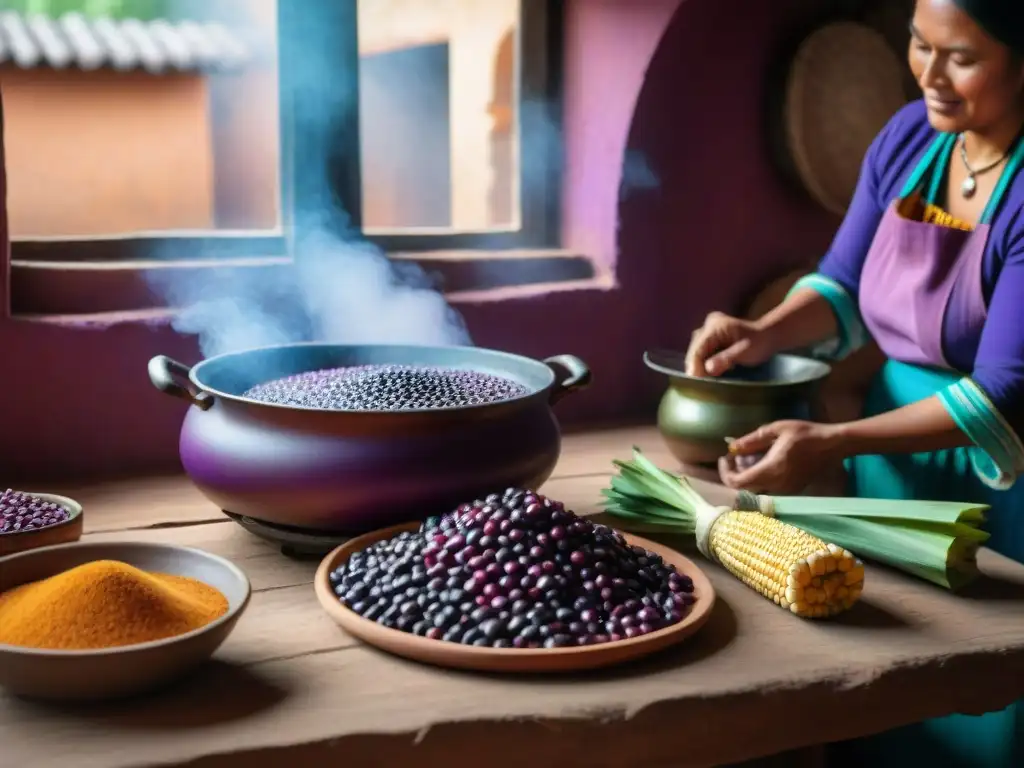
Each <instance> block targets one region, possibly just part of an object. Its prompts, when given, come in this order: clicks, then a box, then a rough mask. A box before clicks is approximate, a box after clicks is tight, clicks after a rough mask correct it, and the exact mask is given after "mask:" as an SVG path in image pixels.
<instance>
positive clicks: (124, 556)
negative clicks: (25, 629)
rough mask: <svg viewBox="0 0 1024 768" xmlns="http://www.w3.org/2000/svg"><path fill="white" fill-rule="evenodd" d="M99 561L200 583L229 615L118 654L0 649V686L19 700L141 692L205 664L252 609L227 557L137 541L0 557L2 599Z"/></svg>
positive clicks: (247, 587) (246, 585) (248, 590)
mask: <svg viewBox="0 0 1024 768" xmlns="http://www.w3.org/2000/svg"><path fill="white" fill-rule="evenodd" d="M96 560H118V561H120V562H123V563H127V564H128V565H132V566H135V567H136V568H140V569H142V570H145V571H150V572H157V573H169V574H173V575H177V576H188V577H191V578H194V579H197V580H199V581H202V582H205V583H206V584H209V585H210V586H212V587H216V588H217V589H219V590H220V591H221V592H222V593H223V594H224V596H225V597H226V598H227V600H228V611H227V613H226V614H225V615H224V616H222V617H220V618H219V619H217V620H216V621H213V622H211V623H209V624H207V625H206V626H205V627H201V628H200V629H197V630H195V631H193V632H188V633H186V634H184V635H179V636H177V637H171V638H167V639H165V640H157V641H154V642H151V643H140V644H137V645H126V646H120V647H116V648H105V649H100V650H86V651H57V650H49V649H34V648H25V647H21V646H15V645H4V644H2V643H0V687H2V688H5V689H7V690H8V691H9V692H11V693H13V694H15V695H19V696H25V697H30V698H38V699H49V700H64V701H71V700H98V699H111V698H119V697H124V696H131V695H135V694H138V693H142V692H144V691H147V690H150V689H153V688H156V687H159V686H161V685H164V684H167V683H170V682H173V681H174V680H176V679H178V678H180V677H182V676H183V675H184V674H186V673H187V672H189V671H190V670H192V669H193V668H195V667H197V666H198V665H200V664H202V663H204V662H205V661H207V660H208V659H209V658H210V657H211V656H212V655H213V653H214V652H215V651H216V650H217V648H219V647H220V645H221V643H223V642H224V640H225V639H226V638H227V636H228V635H229V634H230V633H231V630H233V629H234V627H235V624H236V623H237V622H238V619H239V617H240V616H241V615H242V612H243V611H244V610H245V608H246V606H247V605H248V604H249V597H250V594H251V591H252V588H251V586H250V584H249V579H248V577H246V575H245V574H244V573H243V572H242V570H241V569H240V568H238V566H236V565H234V564H233V563H231V562H229V561H227V560H225V559H224V558H222V557H218V556H216V555H211V554H210V553H208V552H203V551H202V550H199V549H192V548H190V547H176V546H171V545H165V544H142V543H134V542H109V543H95V544H94V543H77V544H62V545H59V546H55V547H43V548H41V549H33V550H29V551H27V552H21V553H19V554H16V555H11V556H9V557H4V558H0V592H4V591H6V590H8V589H12V588H14V587H17V586H20V585H22V584H26V583H28V582H32V581H38V580H40V579H45V578H48V577H50V576H54V575H56V574H58V573H62V572H64V571H67V570H69V569H71V568H75V567H77V566H79V565H84V564H85V563H90V562H93V561H96Z"/></svg>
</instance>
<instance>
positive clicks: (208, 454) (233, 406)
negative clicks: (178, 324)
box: [149, 344, 590, 533]
mask: <svg viewBox="0 0 1024 768" xmlns="http://www.w3.org/2000/svg"><path fill="white" fill-rule="evenodd" d="M373 364H406V365H422V366H441V367H446V368H462V369H473V370H477V371H482V372H485V373H493V374H497V375H501V376H505V377H507V378H510V379H513V380H515V381H517V382H519V383H520V384H522V385H523V386H525V387H526V388H527V390H528V393H527V394H526V395H524V396H522V397H518V398H515V399H512V400H507V401H503V402H499V403H493V404H488V405H480V406H472V407H465V408H446V409H434V410H420V411H392V412H387V411H341V410H323V409H314V408H300V407H290V406H281V405H272V404H267V403H261V402H258V401H256V400H252V399H250V398H246V397H243V396H242V393H244V392H245V391H247V390H248V389H249V388H250V387H252V386H255V385H256V384H259V383H263V382H265V381H269V380H271V379H276V378H279V377H282V376H289V375H292V374H296V373H302V372H305V371H312V370H319V369H324V368H335V367H342V366H348V365H373ZM149 376H150V379H151V381H152V382H153V385H154V386H155V387H157V389H159V390H161V391H163V392H166V393H168V394H171V395H174V396H176V397H180V398H183V399H185V400H187V401H188V402H190V403H191V404H192V406H193V407H191V408H189V409H188V413H187V415H186V417H185V423H184V424H183V426H182V429H181V441H180V452H181V461H182V464H183V465H184V468H185V471H186V472H187V473H188V475H189V477H190V478H191V479H192V481H193V482H194V483H195V484H196V486H197V487H198V488H199V489H200V490H201V491H202V492H203V493H204V494H205V495H206V496H207V497H208V498H209V499H210V500H211V501H213V502H214V503H215V504H217V505H218V506H219V507H220V508H221V509H223V510H225V511H228V512H231V513H234V514H236V515H242V516H245V517H249V518H252V519H254V520H260V521H264V522H268V523H274V524H277V525H285V526H291V527H297V528H306V529H314V530H318V531H330V532H338V533H361V532H364V531H369V530H373V529H377V528H382V527H385V526H390V525H394V524H396V523H401V522H407V521H412V520H419V519H423V518H425V517H427V516H429V515H433V514H439V513H443V512H448V511H450V510H451V509H452V508H454V507H455V506H457V505H458V504H460V503H462V502H465V501H472V500H473V499H475V498H479V497H481V496H482V495H486V494H489V493H493V492H496V491H501V490H504V489H505V488H507V487H509V486H519V487H527V488H536V487H538V486H540V485H541V484H542V483H543V482H544V481H545V480H546V479H547V478H548V477H549V476H550V474H551V472H552V470H553V469H554V466H555V463H556V462H557V460H558V456H559V451H560V447H561V439H560V434H559V429H558V424H557V422H556V421H555V417H554V415H553V413H552V410H551V405H552V404H553V403H554V402H556V401H557V400H558V399H560V398H561V397H563V396H564V395H566V394H568V393H570V392H572V391H573V390H576V389H580V388H582V387H584V386H586V385H587V384H588V383H589V380H590V371H589V370H588V368H587V366H586V365H585V364H584V363H583V362H582V361H581V360H579V359H578V358H576V357H572V356H571V355H560V356H558V357H553V358H550V359H548V360H545V361H544V362H538V361H536V360H531V359H529V358H525V357H520V356H517V355H511V354H506V353H503V352H496V351H492V350H486V349H477V348H471V347H418V346H339V345H330V344H290V345H285V346H279V347H267V348H262V349H254V350H249V351H246V352H240V353H233V354H227V355H220V356H218V357H213V358H210V359H208V360H205V361H203V362H201V363H199V364H198V365H196V366H194V367H193V368H191V369H189V368H187V367H186V366H184V365H182V364H181V363H177V362H175V361H173V360H170V359H169V358H167V357H163V356H160V357H155V358H153V359H152V360H151V361H150V363H149Z"/></svg>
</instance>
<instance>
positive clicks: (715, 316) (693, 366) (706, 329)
mask: <svg viewBox="0 0 1024 768" xmlns="http://www.w3.org/2000/svg"><path fill="white" fill-rule="evenodd" d="M774 353H775V350H774V349H772V346H771V344H770V342H769V340H768V337H767V334H766V333H765V331H764V330H762V329H761V328H760V327H759V325H758V324H757V323H756V322H753V321H750V320H740V319H739V318H738V317H730V316H729V315H724V314H722V313H721V312H712V313H711V314H710V315H708V316H707V319H706V320H705V321H704V325H702V326H701V327H700V328H698V329H697V330H696V331H694V332H693V337H692V338H691V339H690V348H689V349H688V350H687V352H686V373H687V374H688V375H690V376H721V375H722V374H723V373H726V372H727V371H728V370H729V369H730V368H732V367H733V366H734V365H758V364H759V363H763V362H765V361H766V360H768V358H770V357H771V356H772V355H773V354H774Z"/></svg>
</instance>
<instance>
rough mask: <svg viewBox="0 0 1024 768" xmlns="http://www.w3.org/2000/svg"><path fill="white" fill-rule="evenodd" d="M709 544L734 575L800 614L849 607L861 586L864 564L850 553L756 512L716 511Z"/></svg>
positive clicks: (816, 615) (817, 614) (830, 613)
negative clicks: (717, 514)
mask: <svg viewBox="0 0 1024 768" xmlns="http://www.w3.org/2000/svg"><path fill="white" fill-rule="evenodd" d="M709 545H710V547H709V548H710V550H711V554H712V555H713V556H714V558H715V559H716V560H718V562H720V563H721V564H722V565H723V566H725V568H726V569H728V570H729V572H730V573H732V574H733V575H734V576H735V577H736V578H738V579H739V580H740V581H742V582H743V583H744V584H746V585H747V586H749V587H751V588H752V589H755V590H757V591H758V592H760V593H761V594H762V595H763V596H764V597H766V598H768V599H769V600H771V601H773V602H774V603H775V604H776V605H780V606H782V607H783V608H788V609H789V610H790V611H792V612H793V613H795V614H796V615H798V616H803V617H805V618H820V617H822V616H834V615H835V614H837V613H841V612H842V611H845V610H847V609H849V608H850V607H851V606H853V604H854V603H855V602H857V599H858V598H859V597H860V593H861V590H862V589H863V588H864V565H863V563H861V561H860V560H858V559H857V558H855V557H854V556H853V555H852V554H851V553H850V552H847V551H846V550H844V549H842V548H841V547H837V546H836V545H834V544H827V543H826V542H824V541H822V540H821V539H819V538H818V537H816V536H811V535H810V534H809V533H806V532H805V531H801V530H800V529H799V528H795V527H794V526H792V525H789V524H788V523H784V522H782V521H781V520H776V519H775V518H774V517H768V516H766V515H762V514H760V513H758V512H726V513H724V514H723V515H721V516H720V517H719V518H718V520H717V521H715V523H714V525H713V526H712V528H711V532H710V540H709Z"/></svg>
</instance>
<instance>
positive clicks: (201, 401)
mask: <svg viewBox="0 0 1024 768" xmlns="http://www.w3.org/2000/svg"><path fill="white" fill-rule="evenodd" d="M191 370H192V369H191V368H189V367H188V366H187V365H182V364H181V363H179V362H178V361H177V360H172V359H171V358H169V357H165V356H164V355H157V356H156V357H154V358H153V359H152V360H150V361H149V380H150V381H151V382H152V383H153V386H154V387H156V388H157V389H159V390H160V391H161V392H163V393H164V394H165V395H171V396H173V397H178V398H181V399H182V400H184V401H185V402H187V403H190V404H191V405H194V406H195V407H196V408H198V409H199V410H201V411H208V410H209V409H210V407H211V406H212V405H213V395H211V394H210V393H209V392H203V391H202V390H199V389H196V387H195V386H194V385H193V384H192V382H191V381H189V378H188V375H189V372H190V371H191Z"/></svg>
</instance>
